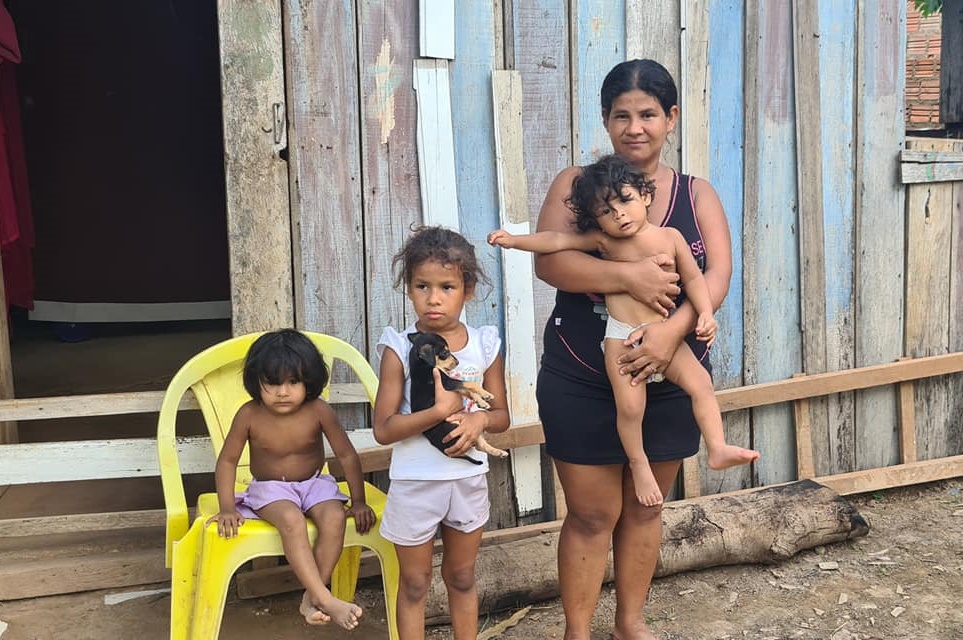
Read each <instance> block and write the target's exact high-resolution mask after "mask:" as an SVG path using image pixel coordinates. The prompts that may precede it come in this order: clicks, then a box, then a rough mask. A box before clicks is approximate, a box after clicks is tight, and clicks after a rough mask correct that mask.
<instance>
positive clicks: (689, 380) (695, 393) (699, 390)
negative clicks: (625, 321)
mask: <svg viewBox="0 0 963 640" xmlns="http://www.w3.org/2000/svg"><path fill="white" fill-rule="evenodd" d="M665 377H666V378H667V379H668V380H670V381H671V382H674V383H675V384H677V385H679V386H680V387H682V389H683V390H684V391H685V392H686V393H688V394H689V397H690V398H691V399H692V413H693V415H694V416H695V419H696V423H697V424H698V425H699V431H700V432H702V439H703V440H705V443H706V451H707V452H708V463H709V468H710V469H716V470H719V469H728V468H729V467H734V466H736V465H740V464H748V463H750V462H752V461H753V460H757V459H759V452H758V451H754V450H752V449H744V448H743V447H737V446H736V445H732V444H727V443H726V435H725V430H724V428H723V425H722V411H721V410H720V409H719V401H718V400H716V392H715V389H714V388H713V386H712V378H711V377H710V376H709V372H708V371H706V369H705V367H703V366H702V365H701V364H700V363H699V361H698V360H697V359H696V357H695V354H693V353H692V350H691V349H690V348H689V345H687V344H686V343H684V342H683V343H682V344H681V345H679V348H678V349H676V352H675V355H673V356H672V361H671V362H669V366H668V367H666V370H665Z"/></svg>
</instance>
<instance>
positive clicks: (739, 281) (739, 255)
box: [683, 0, 753, 492]
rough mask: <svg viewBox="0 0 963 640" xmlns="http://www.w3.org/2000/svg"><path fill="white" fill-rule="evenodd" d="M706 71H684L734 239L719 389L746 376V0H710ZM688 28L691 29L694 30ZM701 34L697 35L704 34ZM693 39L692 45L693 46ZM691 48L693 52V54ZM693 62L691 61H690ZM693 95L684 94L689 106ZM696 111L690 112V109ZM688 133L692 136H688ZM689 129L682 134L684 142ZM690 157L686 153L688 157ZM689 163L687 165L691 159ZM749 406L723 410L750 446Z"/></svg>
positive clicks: (715, 476)
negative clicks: (697, 97)
mask: <svg viewBox="0 0 963 640" xmlns="http://www.w3.org/2000/svg"><path fill="white" fill-rule="evenodd" d="M694 4H695V3H692V4H690V5H689V6H688V8H687V10H686V20H687V25H686V28H685V30H684V31H683V38H684V40H683V41H684V42H686V40H685V39H687V38H690V37H693V38H694V39H696V38H695V36H697V35H698V34H699V33H700V29H698V28H697V27H698V24H699V23H698V22H697V21H695V19H694V15H693V14H694V13H695V12H696V11H697V7H696V6H694ZM707 13H708V27H707V28H708V36H707V40H708V43H707V44H708V52H707V60H706V65H707V67H708V74H707V76H706V77H705V81H704V82H705V84H704V85H700V84H699V83H700V82H702V80H701V76H700V75H699V74H698V73H697V72H696V71H697V70H695V69H693V70H690V71H689V72H688V73H686V78H687V83H688V84H693V83H695V86H691V87H687V88H686V89H685V92H686V94H688V95H690V96H692V95H693V93H694V92H696V91H698V90H700V89H701V90H702V91H704V92H705V94H706V96H707V97H706V98H705V99H704V102H705V106H704V107H703V108H704V109H705V110H706V111H707V112H708V124H707V125H706V126H707V128H708V149H707V150H706V151H705V152H704V153H705V154H706V158H707V162H708V173H697V175H699V176H701V177H704V178H707V179H708V180H709V182H710V183H711V184H712V186H713V187H714V188H715V190H716V193H717V194H718V195H719V199H720V201H721V202H722V205H723V208H724V209H725V212H726V218H727V219H728V222H729V230H730V238H731V241H732V278H731V279H730V283H729V295H728V296H726V300H725V302H724V303H723V305H722V307H721V308H720V309H719V310H718V311H717V312H716V320H717V321H718V323H719V334H718V338H717V339H716V342H715V344H714V345H713V347H712V355H711V358H712V378H713V382H714V383H715V386H716V388H717V389H728V388H731V387H738V386H740V385H741V384H742V383H743V351H744V343H743V333H744V320H743V316H744V306H743V305H744V300H743V253H744V250H743V219H744V212H743V184H744V181H745V175H744V159H743V149H744V142H745V135H746V132H745V121H744V115H745V105H746V94H745V91H744V76H743V72H744V64H743V60H744V58H745V38H744V30H745V24H744V23H745V19H744V13H745V7H744V3H743V2H742V0H710V1H709V3H708V9H707ZM690 31H691V32H692V33H691V34H690ZM703 37H704V36H700V37H699V38H697V39H700V40H701V39H702V38H703ZM695 46H696V45H694V44H691V43H689V44H687V48H688V50H689V51H692V50H693V48H694V47H695ZM690 55H694V54H690ZM690 64H691V63H690ZM692 100H693V98H692V97H690V98H689V99H688V101H687V104H688V105H689V106H686V107H685V109H686V111H690V110H691V109H690V107H691V104H692ZM690 115H691V114H690ZM693 126H695V127H698V125H697V124H696V125H693V118H691V117H689V119H688V120H687V125H686V128H685V131H684V132H683V133H686V134H688V133H690V132H691V130H692V128H693ZM688 137H691V136H688ZM686 139H687V136H685V135H684V136H683V141H685V140H686ZM686 162H688V157H687V159H686ZM687 166H688V165H687ZM749 418H750V412H749V411H748V410H745V411H730V412H727V413H725V414H724V415H723V419H724V421H725V429H726V440H727V441H728V442H731V443H733V444H737V445H740V446H744V447H752V446H753V443H752V433H751V430H750V420H749ZM702 471H703V482H702V486H703V490H704V491H706V492H717V491H733V490H736V489H743V488H746V487H749V486H751V485H752V469H751V467H750V466H749V465H743V466H739V467H733V468H730V469H726V470H725V471H721V472H720V471H711V470H709V469H708V468H707V467H705V466H703V467H702Z"/></svg>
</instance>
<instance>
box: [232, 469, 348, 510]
mask: <svg viewBox="0 0 963 640" xmlns="http://www.w3.org/2000/svg"><path fill="white" fill-rule="evenodd" d="M278 500H287V501H288V502H293V503H294V504H296V505H298V506H299V507H300V508H301V512H302V513H306V512H307V511H308V509H310V508H311V507H313V506H314V505H316V504H320V503H322V502H327V501H328V500H340V501H341V502H347V501H348V496H346V495H344V494H343V493H341V491H340V490H339V489H338V483H337V482H336V481H335V479H334V477H333V476H329V475H327V474H325V473H320V472H319V473H318V474H317V475H315V476H314V477H311V478H308V479H307V480H302V481H300V482H288V481H286V480H251V484H250V485H248V487H247V491H244V492H242V493H238V494H236V495H235V502H236V504H237V510H238V512H240V514H241V515H242V516H244V517H245V518H257V517H258V515H257V513H256V511H257V510H258V509H263V508H264V507H265V506H267V505H269V504H271V503H272V502H277V501H278Z"/></svg>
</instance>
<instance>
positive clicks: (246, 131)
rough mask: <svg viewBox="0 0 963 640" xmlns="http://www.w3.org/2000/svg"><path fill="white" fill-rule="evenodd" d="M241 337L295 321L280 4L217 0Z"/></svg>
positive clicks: (236, 327) (234, 303) (234, 294)
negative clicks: (285, 156) (285, 157)
mask: <svg viewBox="0 0 963 640" xmlns="http://www.w3.org/2000/svg"><path fill="white" fill-rule="evenodd" d="M217 13H218V35H219V38H220V48H221V96H222V98H221V100H222V103H223V110H224V117H223V122H224V173H225V180H226V186H227V222H228V244H229V248H230V257H231V264H230V269H231V317H232V328H233V331H234V334H235V335H240V334H242V333H248V332H250V331H258V330H264V329H274V328H278V327H284V326H290V325H292V324H294V295H293V290H292V287H293V276H292V271H291V217H290V205H289V200H288V165H287V163H286V162H285V161H284V160H283V159H282V158H281V155H280V154H281V151H282V150H283V149H285V148H286V147H287V132H286V131H285V119H284V114H285V106H284V105H285V97H284V51H283V47H282V43H281V7H280V5H279V4H278V3H271V2H242V1H241V0H218V3H217Z"/></svg>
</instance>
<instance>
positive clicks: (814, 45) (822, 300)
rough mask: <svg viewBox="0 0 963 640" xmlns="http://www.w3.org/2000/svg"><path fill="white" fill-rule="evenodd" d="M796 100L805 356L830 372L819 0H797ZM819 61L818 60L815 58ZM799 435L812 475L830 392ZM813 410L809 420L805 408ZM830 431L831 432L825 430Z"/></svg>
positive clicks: (807, 366) (824, 444)
mask: <svg viewBox="0 0 963 640" xmlns="http://www.w3.org/2000/svg"><path fill="white" fill-rule="evenodd" d="M792 5H793V15H792V22H793V25H792V26H793V45H792V46H793V49H792V55H793V58H792V67H793V100H794V102H795V116H796V119H795V123H796V127H795V128H796V140H795V142H796V158H795V160H796V163H795V164H796V183H797V184H798V185H799V186H800V188H799V190H798V193H797V197H798V218H799V255H800V273H799V276H800V291H799V293H800V298H801V304H800V321H801V325H802V336H801V338H802V356H803V357H802V360H803V370H804V371H805V372H806V373H824V372H825V371H826V370H827V369H826V293H825V292H826V275H825V262H824V260H825V253H824V245H825V239H824V234H823V172H822V160H823V150H822V132H821V125H820V123H821V120H822V118H821V104H820V95H821V92H820V84H821V79H822V77H821V75H820V65H819V61H820V31H819V3H818V2H813V1H810V0H793V2H792ZM814 62H815V64H814ZM795 409H796V418H797V421H796V429H797V438H798V437H800V436H801V435H803V434H800V433H798V430H799V429H800V425H801V424H804V425H805V428H806V433H805V434H804V435H805V436H806V438H807V440H808V441H807V442H806V444H805V450H806V454H804V455H808V461H806V462H807V464H808V466H809V468H805V469H804V467H803V463H804V460H803V459H802V458H800V457H799V456H798V455H797V464H798V467H799V469H800V474H802V473H803V471H805V473H807V474H809V475H807V476H803V475H800V476H799V477H800V478H802V477H812V476H813V475H814V474H815V472H814V470H813V469H812V458H813V451H812V448H813V444H812V438H811V436H810V433H811V430H812V429H815V430H816V432H817V434H820V437H818V438H817V439H816V443H817V450H816V459H818V460H826V459H827V458H828V457H829V456H828V455H827V454H828V449H829V446H828V445H829V415H828V405H827V401H826V399H825V398H817V399H815V400H812V401H810V402H806V403H805V406H800V404H797V405H796V406H795ZM804 410H805V411H808V412H809V414H808V415H806V416H805V421H804V422H802V423H801V422H800V414H801V413H802V412H803V411H804ZM824 434H825V435H824ZM797 451H798V447H797Z"/></svg>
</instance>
